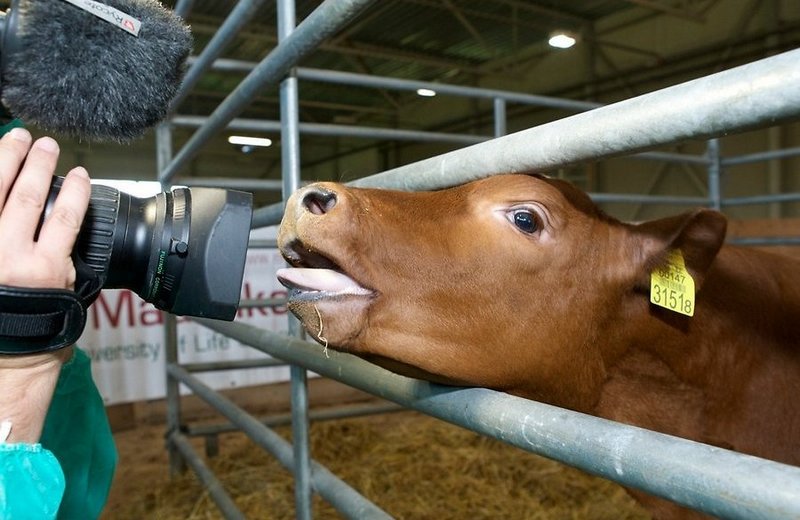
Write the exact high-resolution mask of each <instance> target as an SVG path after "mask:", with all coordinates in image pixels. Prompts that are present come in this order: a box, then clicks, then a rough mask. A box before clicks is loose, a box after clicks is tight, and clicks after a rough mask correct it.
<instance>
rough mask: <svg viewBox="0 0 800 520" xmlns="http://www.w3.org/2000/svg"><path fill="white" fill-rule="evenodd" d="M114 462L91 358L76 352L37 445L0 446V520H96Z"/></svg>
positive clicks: (63, 374) (63, 373) (61, 378)
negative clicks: (93, 376) (55, 519)
mask: <svg viewBox="0 0 800 520" xmlns="http://www.w3.org/2000/svg"><path fill="white" fill-rule="evenodd" d="M116 464H117V452H116V448H115V447H114V438H113V437H112V435H111V428H110V427H109V425H108V418H107V417H106V413H105V407H104V405H103V400H102V399H101V397H100V394H99V393H98V391H97V387H96V386H95V384H94V381H93V379H92V373H91V364H90V360H89V357H88V356H87V355H86V354H85V353H84V352H83V351H81V350H79V349H77V348H76V349H75V354H74V355H73V356H72V359H71V360H70V361H69V362H67V363H65V364H64V366H63V367H62V368H61V374H60V375H59V378H58V383H57V384H56V389H55V392H54V394H53V400H52V402H51V403H50V408H49V409H48V411H47V417H46V419H45V424H44V429H43V430H42V437H41V441H40V443H39V444H5V443H2V442H0V518H2V519H3V520H28V519H30V520H49V519H54V518H58V519H59V520H92V519H95V518H97V517H98V516H100V512H101V511H102V509H103V506H104V505H105V502H106V499H107V498H108V492H109V490H110V488H111V481H112V479H113V476H114V469H115V468H116Z"/></svg>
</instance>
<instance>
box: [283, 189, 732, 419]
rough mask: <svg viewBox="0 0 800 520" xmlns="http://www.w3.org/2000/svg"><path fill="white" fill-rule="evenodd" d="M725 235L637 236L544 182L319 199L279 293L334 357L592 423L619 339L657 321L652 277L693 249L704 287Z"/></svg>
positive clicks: (703, 219) (670, 228) (299, 213)
mask: <svg viewBox="0 0 800 520" xmlns="http://www.w3.org/2000/svg"><path fill="white" fill-rule="evenodd" d="M724 234H725V220H724V217H722V216H721V215H720V214H718V213H716V212H712V211H708V210H699V211H696V212H693V213H688V214H685V215H682V216H680V217H675V218H671V219H664V220H659V221H653V222H648V223H645V224H642V225H638V226H633V225H629V224H623V223H621V222H618V221H616V220H614V219H612V218H610V217H608V216H606V215H605V214H604V213H602V212H601V211H600V210H599V209H598V208H597V207H596V206H595V205H594V204H593V203H592V202H591V200H590V199H589V198H588V197H587V196H586V195H585V194H584V193H583V192H581V191H579V190H577V189H576V188H574V187H573V186H572V185H570V184H568V183H565V182H563V181H558V180H554V179H548V178H544V177H539V176H529V175H500V176H495V177H490V178H487V179H483V180H480V181H476V182H472V183H469V184H465V185H462V186H458V187H455V188H450V189H446V190H441V191H434V192H416V193H414V192H398V191H387V190H368V189H356V188H349V187H346V186H343V185H340V184H334V183H319V184H313V185H310V186H308V187H305V188H303V189H301V190H299V191H298V192H297V193H295V195H294V196H293V197H292V198H291V200H290V201H289V203H288V205H287V208H286V213H285V216H284V218H283V221H282V223H281V228H280V233H279V237H278V242H279V247H280V249H281V252H282V254H283V255H284V257H285V258H286V260H287V261H288V262H289V264H291V265H292V266H293V268H292V269H285V270H281V271H279V274H278V277H279V279H280V280H281V282H282V283H283V284H284V285H285V286H286V287H287V288H289V289H290V302H289V308H290V309H291V310H292V312H294V313H295V314H296V315H297V316H298V317H299V319H300V320H301V321H302V323H303V325H304V326H305V328H306V329H307V330H308V331H309V333H310V335H311V336H312V337H314V338H315V339H317V340H318V341H319V342H320V343H324V344H325V345H327V346H329V347H331V348H335V349H339V350H343V351H347V352H351V353H353V354H356V355H359V356H362V357H365V358H367V359H370V360H373V361H375V362H376V363H378V364H381V365H384V366H386V367H387V368H390V369H392V370H395V371H398V372H401V373H405V374H408V375H413V376H417V377H420V376H421V377H424V378H427V379H432V380H435V381H440V382H447V383H454V384H464V385H475V386H485V387H490V388H494V389H497V390H501V391H506V392H510V393H515V394H518V395H523V396H526V397H529V398H534V399H541V400H545V401H548V402H552V403H555V404H561V405H564V406H570V407H572V408H576V409H584V408H586V407H587V406H589V405H590V404H591V401H592V400H593V399H595V397H593V396H594V395H595V390H596V388H597V385H600V384H602V380H603V379H604V377H605V368H604V367H605V364H606V363H607V362H608V359H609V357H612V356H614V355H617V354H618V353H617V352H616V349H618V348H619V347H618V346H617V345H619V344H620V343H619V340H620V339H621V338H620V337H619V336H620V335H621V334H623V332H622V331H621V330H620V329H624V328H625V327H620V326H619V325H620V324H622V325H625V323H626V321H628V320H631V321H632V320H634V319H635V318H636V316H637V315H638V314H641V313H645V314H647V313H652V312H653V311H652V309H650V308H649V304H648V294H647V290H646V288H649V273H650V271H652V269H654V268H655V267H657V266H658V265H659V264H661V263H663V262H664V261H665V258H666V256H667V254H668V252H669V250H670V249H673V248H680V249H681V250H682V251H683V253H684V256H685V257H686V262H687V266H688V268H689V270H690V272H692V273H693V274H694V275H695V277H696V279H697V282H698V286H699V285H700V284H701V283H702V277H703V274H704V273H705V272H706V270H707V269H708V268H709V266H710V264H711V262H712V261H713V259H714V256H715V255H716V253H717V251H718V249H719V247H720V245H721V243H722V240H723V238H724ZM577 389H580V390H577Z"/></svg>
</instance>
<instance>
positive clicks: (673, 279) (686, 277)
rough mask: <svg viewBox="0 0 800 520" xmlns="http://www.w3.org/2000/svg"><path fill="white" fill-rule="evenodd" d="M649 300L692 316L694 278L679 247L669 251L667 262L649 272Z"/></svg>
mask: <svg viewBox="0 0 800 520" xmlns="http://www.w3.org/2000/svg"><path fill="white" fill-rule="evenodd" d="M650 302H651V303H654V304H656V305H658V306H660V307H664V308H665V309H669V310H671V311H675V312H677V313H680V314H685V315H686V316H694V280H693V279H692V275H690V274H689V271H687V270H686V264H685V263H684V261H683V254H682V253H681V251H680V249H673V250H672V251H670V252H669V256H668V257H667V263H666V265H664V266H663V267H659V268H658V269H656V270H654V271H653V272H652V273H650Z"/></svg>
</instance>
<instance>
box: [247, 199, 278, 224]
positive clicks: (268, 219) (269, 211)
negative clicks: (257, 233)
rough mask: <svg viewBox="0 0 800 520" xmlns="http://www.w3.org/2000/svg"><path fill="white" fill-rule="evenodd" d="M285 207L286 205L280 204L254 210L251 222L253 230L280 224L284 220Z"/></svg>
mask: <svg viewBox="0 0 800 520" xmlns="http://www.w3.org/2000/svg"><path fill="white" fill-rule="evenodd" d="M283 207H284V203H283V202H280V203H278V204H271V205H269V206H264V207H263V208H258V209H256V210H254V211H253V220H252V222H251V225H252V227H253V229H258V228H262V227H267V226H274V225H277V224H280V222H281V219H282V218H283Z"/></svg>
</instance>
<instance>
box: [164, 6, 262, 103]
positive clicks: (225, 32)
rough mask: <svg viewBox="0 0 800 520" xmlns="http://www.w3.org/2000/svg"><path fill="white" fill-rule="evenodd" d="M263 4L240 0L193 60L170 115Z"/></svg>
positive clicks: (173, 101)
mask: <svg viewBox="0 0 800 520" xmlns="http://www.w3.org/2000/svg"><path fill="white" fill-rule="evenodd" d="M263 3H264V0H239V1H238V2H237V3H236V7H234V8H233V10H232V11H231V12H230V14H229V15H228V17H227V18H226V19H225V21H224V22H223V23H222V25H220V26H219V28H218V29H217V31H216V32H215V33H214V36H213V37H212V38H211V40H210V41H209V42H208V43H207V44H206V46H205V47H203V52H201V53H200V56H198V57H197V58H196V59H194V60H192V64H191V66H190V67H189V70H187V71H186V74H185V75H184V77H183V81H182V82H181V85H180V87H179V88H178V92H177V93H176V94H175V97H174V98H173V99H172V101H171V102H170V108H169V112H170V113H173V112H175V110H176V109H177V107H178V106H179V105H180V104H181V103H182V102H183V100H184V99H186V97H187V96H188V95H189V92H191V90H192V89H193V88H194V86H195V85H196V84H197V82H198V81H199V80H200V78H201V77H202V76H203V74H205V73H206V71H208V70H209V69H210V68H211V66H212V65H213V64H214V60H216V59H217V57H219V55H220V54H222V52H223V51H224V50H225V48H226V47H227V46H228V44H230V42H231V41H233V39H234V38H235V37H236V35H237V34H238V32H239V30H240V29H241V28H242V27H244V25H245V24H247V23H248V22H250V21H251V20H252V19H253V16H254V15H255V13H256V11H257V10H258V8H259V7H261V4H263Z"/></svg>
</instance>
